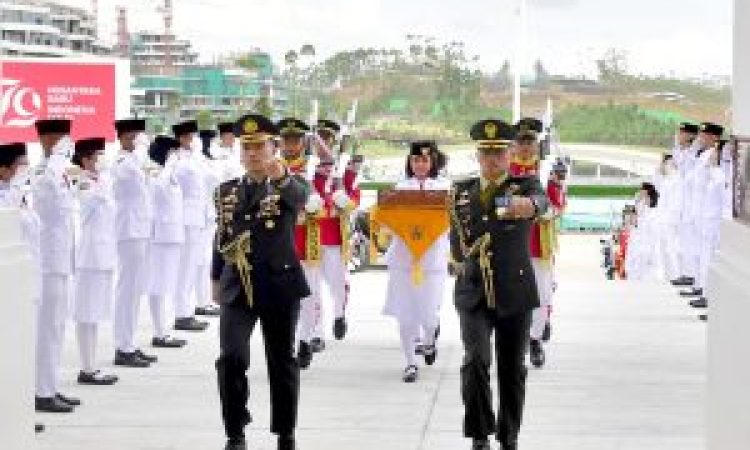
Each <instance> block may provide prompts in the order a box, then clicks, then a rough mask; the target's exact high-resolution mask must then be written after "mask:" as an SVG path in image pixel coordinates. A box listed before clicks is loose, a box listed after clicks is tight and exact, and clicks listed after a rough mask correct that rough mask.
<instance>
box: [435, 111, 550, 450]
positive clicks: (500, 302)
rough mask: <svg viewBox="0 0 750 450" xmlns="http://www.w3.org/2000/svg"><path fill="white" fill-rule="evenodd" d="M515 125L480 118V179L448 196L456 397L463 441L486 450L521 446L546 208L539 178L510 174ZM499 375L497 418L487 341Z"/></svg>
mask: <svg viewBox="0 0 750 450" xmlns="http://www.w3.org/2000/svg"><path fill="white" fill-rule="evenodd" d="M515 133H516V132H515V131H514V129H513V127H512V126H510V125H509V124H507V123H505V122H503V121H501V120H483V121H481V122H479V123H477V124H475V125H474V126H473V127H472V129H471V138H472V139H473V140H475V141H477V143H478V161H479V166H480V167H479V168H480V176H479V177H475V178H471V179H468V180H465V181H461V182H457V183H456V184H455V186H454V190H453V192H452V193H451V196H450V202H449V203H450V205H449V212H450V215H451V233H450V237H451V254H452V262H451V265H452V271H453V273H455V274H456V285H455V292H454V296H455V304H456V309H457V310H458V314H459V319H460V325H461V339H462V342H463V346H464V360H463V363H462V365H461V394H462V398H463V403H464V407H465V417H464V435H465V436H466V437H468V438H471V439H472V440H473V442H472V449H479V450H488V449H489V448H490V443H489V438H488V437H489V436H490V435H491V434H493V433H494V434H495V435H496V437H497V440H498V441H499V442H500V444H501V448H502V449H503V450H516V449H517V448H518V434H519V430H520V427H521V419H522V416H523V404H524V397H525V384H526V366H525V351H526V349H527V348H528V339H529V328H530V326H531V312H532V310H533V309H534V308H536V307H538V306H539V295H538V292H537V288H536V282H535V279H534V271H533V269H532V266H531V257H530V255H529V231H530V228H531V223H532V220H533V219H534V217H536V216H538V215H541V214H544V212H545V211H546V210H547V199H546V195H545V193H544V189H543V188H542V186H541V184H540V183H539V180H538V179H536V178H533V177H531V178H528V177H527V178H515V177H511V176H509V175H508V169H509V164H510V155H509V147H510V145H511V143H512V142H513V139H514V138H515ZM493 331H494V333H495V341H494V349H495V352H494V353H495V356H496V358H497V366H498V367H497V373H498V391H499V392H498V410H497V417H495V413H494V411H493V408H492V403H493V402H492V391H491V389H490V364H491V361H492V355H493V352H492V348H493V345H492V344H491V336H492V332H493Z"/></svg>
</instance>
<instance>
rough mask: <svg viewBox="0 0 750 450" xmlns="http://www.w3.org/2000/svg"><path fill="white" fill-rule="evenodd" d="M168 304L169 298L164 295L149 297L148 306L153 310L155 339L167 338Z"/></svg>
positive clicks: (152, 321) (152, 318) (152, 323)
mask: <svg viewBox="0 0 750 450" xmlns="http://www.w3.org/2000/svg"><path fill="white" fill-rule="evenodd" d="M166 303H167V298H166V297H165V296H163V295H154V294H151V295H149V296H148V305H149V308H151V325H152V326H153V330H154V337H158V338H163V337H166V336H167V323H166V312H165V308H166Z"/></svg>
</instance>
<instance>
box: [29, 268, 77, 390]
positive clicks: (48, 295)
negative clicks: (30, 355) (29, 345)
mask: <svg viewBox="0 0 750 450" xmlns="http://www.w3.org/2000/svg"><path fill="white" fill-rule="evenodd" d="M69 303H70V276H68V275H56V274H43V275H42V290H41V297H40V302H39V308H38V309H37V327H36V330H37V333H36V382H35V384H36V389H35V390H36V396H37V397H43V398H50V397H54V396H55V394H56V393H57V392H58V390H57V388H58V386H59V383H60V373H59V370H60V357H61V355H62V347H63V342H64V340H65V323H66V321H67V319H68V313H69V311H68V310H69Z"/></svg>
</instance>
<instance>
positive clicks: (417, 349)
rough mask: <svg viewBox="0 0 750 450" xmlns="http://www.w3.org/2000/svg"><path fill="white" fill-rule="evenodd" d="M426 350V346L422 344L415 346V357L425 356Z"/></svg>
mask: <svg viewBox="0 0 750 450" xmlns="http://www.w3.org/2000/svg"><path fill="white" fill-rule="evenodd" d="M424 348H425V345H424V344H421V343H420V344H417V345H415V346H414V354H415V355H422V356H424Z"/></svg>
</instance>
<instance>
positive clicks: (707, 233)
mask: <svg viewBox="0 0 750 450" xmlns="http://www.w3.org/2000/svg"><path fill="white" fill-rule="evenodd" d="M722 147H723V145H720V146H718V147H714V148H711V149H710V150H706V152H707V153H708V157H707V159H708V169H707V170H706V172H705V178H704V179H703V184H704V186H705V188H704V189H705V191H704V194H703V196H702V198H701V207H700V217H699V222H700V231H701V233H700V243H699V255H698V278H697V279H696V280H695V287H696V288H698V289H699V290H700V291H701V296H700V298H698V299H694V300H692V301H691V302H690V305H691V306H693V307H695V308H706V307H707V306H708V300H707V299H706V297H705V292H706V289H705V288H706V287H707V286H706V285H707V283H708V273H709V269H710V265H711V260H712V259H713V257H714V254H715V253H716V250H717V249H718V248H719V237H720V231H721V221H722V218H723V213H724V195H725V192H724V190H725V188H726V175H725V172H724V168H723V167H722V165H721V156H720V155H721V153H722V151H723V148H722Z"/></svg>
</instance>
